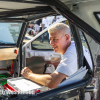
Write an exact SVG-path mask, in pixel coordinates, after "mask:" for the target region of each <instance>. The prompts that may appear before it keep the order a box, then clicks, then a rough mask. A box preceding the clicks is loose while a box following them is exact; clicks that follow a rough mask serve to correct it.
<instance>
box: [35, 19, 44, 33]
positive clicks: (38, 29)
mask: <svg viewBox="0 0 100 100" xmlns="http://www.w3.org/2000/svg"><path fill="white" fill-rule="evenodd" d="M40 24H41V26H42V19H37V20H36V23H35V26H34V27H35V32H36V34H38V33H39V31H40Z"/></svg>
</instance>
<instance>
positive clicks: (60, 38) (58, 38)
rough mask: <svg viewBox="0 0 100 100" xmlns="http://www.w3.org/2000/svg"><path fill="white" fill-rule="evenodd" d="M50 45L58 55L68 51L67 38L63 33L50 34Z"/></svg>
mask: <svg viewBox="0 0 100 100" xmlns="http://www.w3.org/2000/svg"><path fill="white" fill-rule="evenodd" d="M49 39H50V45H51V46H52V48H53V50H54V51H55V52H57V53H60V54H64V53H65V52H66V49H67V38H66V35H63V34H62V33H61V32H60V33H58V32H55V33H51V34H49Z"/></svg>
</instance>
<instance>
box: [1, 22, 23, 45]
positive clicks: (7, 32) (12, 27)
mask: <svg viewBox="0 0 100 100" xmlns="http://www.w3.org/2000/svg"><path fill="white" fill-rule="evenodd" d="M21 26H22V23H2V22H0V44H16V43H17V40H18V37H19V34H20V30H21Z"/></svg>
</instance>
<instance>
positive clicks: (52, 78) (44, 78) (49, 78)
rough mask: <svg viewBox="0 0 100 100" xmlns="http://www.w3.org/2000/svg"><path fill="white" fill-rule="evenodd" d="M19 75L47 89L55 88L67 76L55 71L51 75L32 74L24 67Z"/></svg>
mask: <svg viewBox="0 0 100 100" xmlns="http://www.w3.org/2000/svg"><path fill="white" fill-rule="evenodd" d="M21 74H22V75H23V76H24V77H25V78H27V79H30V80H32V81H34V82H37V83H39V84H41V85H44V86H47V87H49V88H56V87H57V86H58V85H59V84H60V83H61V81H62V80H63V79H64V78H66V77H67V75H65V74H62V73H59V72H57V71H55V72H53V73H52V74H50V75H48V74H34V73H32V71H31V70H30V69H29V68H27V67H25V68H24V69H23V70H22V72H21Z"/></svg>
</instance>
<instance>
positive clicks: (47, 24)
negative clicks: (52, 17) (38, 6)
mask: <svg viewBox="0 0 100 100" xmlns="http://www.w3.org/2000/svg"><path fill="white" fill-rule="evenodd" d="M42 24H43V29H45V28H48V27H49V25H50V22H49V20H48V19H47V18H46V17H44V19H43V21H42ZM45 34H46V36H47V39H48V42H49V34H48V32H46V33H45ZM43 41H44V34H43V35H42V40H41V42H43Z"/></svg>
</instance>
